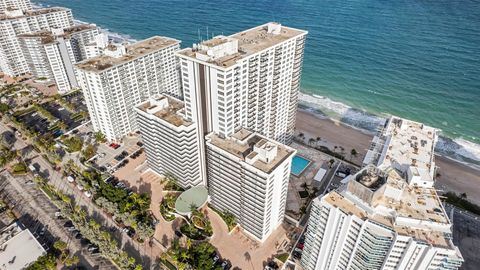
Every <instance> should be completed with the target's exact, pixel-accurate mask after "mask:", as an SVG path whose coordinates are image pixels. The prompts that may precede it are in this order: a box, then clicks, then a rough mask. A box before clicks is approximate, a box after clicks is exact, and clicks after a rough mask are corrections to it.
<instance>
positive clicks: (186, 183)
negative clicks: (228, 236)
mask: <svg viewBox="0 0 480 270" xmlns="http://www.w3.org/2000/svg"><path fill="white" fill-rule="evenodd" d="M135 110H136V112H137V121H138V127H139V130H140V131H141V134H142V141H143V144H144V147H145V149H146V155H147V164H148V167H149V168H150V169H151V170H153V171H155V172H156V173H158V174H161V175H168V174H170V175H172V176H174V177H175V178H176V179H177V184H178V185H180V186H181V187H182V188H184V189H188V188H190V187H194V186H197V185H199V184H201V183H203V181H202V177H201V175H202V174H201V172H200V163H199V162H198V161H199V160H200V156H199V154H200V153H199V151H198V145H199V141H198V138H197V126H196V125H195V124H194V123H192V122H190V121H188V120H186V119H185V117H184V116H185V112H184V110H185V106H184V104H183V102H181V101H179V100H178V99H176V98H173V97H171V96H168V95H158V96H154V97H152V98H149V99H148V100H147V101H145V102H143V103H141V104H140V105H138V106H137V107H136V108H135Z"/></svg>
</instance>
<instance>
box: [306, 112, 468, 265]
mask: <svg viewBox="0 0 480 270" xmlns="http://www.w3.org/2000/svg"><path fill="white" fill-rule="evenodd" d="M382 134H383V135H381V136H380V137H377V138H375V139H374V141H373V143H374V147H373V148H372V149H374V151H372V152H371V153H369V154H367V157H366V159H365V163H366V164H368V165H366V167H365V168H364V169H363V170H361V171H360V172H358V173H357V174H355V175H351V176H348V177H347V178H346V179H345V180H344V181H343V182H344V183H345V184H344V185H343V186H341V187H340V188H339V190H338V191H332V192H330V193H329V194H327V195H325V196H323V197H322V198H317V199H315V201H314V203H313V206H312V210H311V215H310V219H309V221H308V229H307V232H306V237H305V246H304V251H303V255H302V259H301V263H302V265H303V268H304V269H305V270H320V269H322V270H324V269H325V270H328V269H358V270H360V269H372V270H374V269H385V270H397V269H402V270H427V269H428V270H429V269H440V270H447V269H448V270H454V269H458V268H459V267H460V266H461V264H462V262H463V258H462V255H461V254H460V251H459V250H458V248H457V247H456V246H455V245H454V244H453V242H452V230H451V227H452V224H451V222H450V220H449V219H448V215H447V213H446V212H445V209H444V208H443V205H442V203H441V201H440V199H439V196H438V195H437V192H436V190H435V189H434V188H433V176H432V175H433V173H432V172H433V168H434V167H435V165H434V162H433V156H434V151H433V149H434V146H435V142H436V141H437V134H436V130H435V129H434V128H431V127H428V126H425V125H423V124H421V123H417V122H413V121H409V120H406V119H400V118H397V117H392V118H391V119H390V120H389V122H388V123H387V124H386V125H385V130H384V132H383V133H382ZM375 149H377V150H378V149H383V150H381V153H380V154H378V153H377V151H376V150H375ZM370 163H373V164H370ZM377 165H378V166H377Z"/></svg>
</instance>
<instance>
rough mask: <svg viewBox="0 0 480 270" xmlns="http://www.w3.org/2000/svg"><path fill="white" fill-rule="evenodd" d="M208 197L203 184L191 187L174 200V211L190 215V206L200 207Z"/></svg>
mask: <svg viewBox="0 0 480 270" xmlns="http://www.w3.org/2000/svg"><path fill="white" fill-rule="evenodd" d="M207 199H208V190H207V188H206V187H205V186H197V187H192V188H190V189H188V190H186V191H184V192H183V193H182V194H180V196H178V198H177V200H176V201H175V211H176V212H177V213H178V214H180V215H185V216H187V215H190V214H191V212H192V210H191V209H192V206H195V207H197V209H199V208H202V207H203V206H204V205H205V204H206V203H207Z"/></svg>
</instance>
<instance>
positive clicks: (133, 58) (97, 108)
mask: <svg viewBox="0 0 480 270" xmlns="http://www.w3.org/2000/svg"><path fill="white" fill-rule="evenodd" d="M179 48H180V41H178V40H175V39H171V38H166V37H158V36H157V37H152V38H149V39H146V40H143V41H139V42H137V43H135V44H131V45H127V46H123V45H113V44H110V45H109V46H108V47H107V48H106V49H105V51H104V55H101V56H98V57H94V58H91V59H88V60H85V61H82V62H80V63H78V64H77V65H76V66H75V69H76V71H77V72H76V74H77V81H78V83H79V85H80V88H81V89H82V91H83V94H84V97H85V101H86V103H87V107H88V112H89V114H90V118H91V119H92V123H93V127H94V129H95V130H96V131H101V132H102V133H103V134H105V136H106V137H107V139H108V140H120V139H121V138H122V137H123V136H125V135H127V134H128V133H131V132H133V131H136V130H137V129H138V125H137V121H136V113H135V111H134V108H135V106H136V105H137V104H140V103H141V102H143V101H146V100H147V99H148V98H150V97H152V96H154V95H158V94H161V93H168V94H170V95H172V96H174V97H181V96H182V93H181V89H180V83H179V72H178V64H177V63H178V62H177V59H176V57H175V52H176V51H177V50H178V49H179Z"/></svg>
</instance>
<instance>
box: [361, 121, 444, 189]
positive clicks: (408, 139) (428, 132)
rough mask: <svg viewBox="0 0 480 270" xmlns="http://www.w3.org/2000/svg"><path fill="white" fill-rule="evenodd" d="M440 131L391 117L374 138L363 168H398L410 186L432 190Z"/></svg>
mask: <svg viewBox="0 0 480 270" xmlns="http://www.w3.org/2000/svg"><path fill="white" fill-rule="evenodd" d="M437 141H438V134H437V130H436V129H435V128H433V127H429V126H426V125H424V124H422V123H418V122H414V121H411V120H408V119H402V118H399V117H396V116H392V117H391V118H390V119H389V120H388V121H387V122H386V123H385V125H384V127H383V128H382V129H381V130H379V132H378V134H377V135H376V136H375V137H374V138H373V140H372V145H371V147H370V149H369V151H368V152H367V154H366V156H365V159H364V161H363V165H364V166H365V165H368V164H374V165H376V166H379V167H381V168H390V167H392V168H395V169H397V170H399V171H401V172H402V173H404V174H405V175H407V181H408V183H410V184H415V185H420V186H426V187H433V185H434V183H435V181H434V178H435V168H436V167H435V144H436V143H437Z"/></svg>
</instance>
